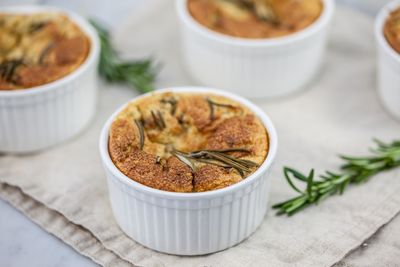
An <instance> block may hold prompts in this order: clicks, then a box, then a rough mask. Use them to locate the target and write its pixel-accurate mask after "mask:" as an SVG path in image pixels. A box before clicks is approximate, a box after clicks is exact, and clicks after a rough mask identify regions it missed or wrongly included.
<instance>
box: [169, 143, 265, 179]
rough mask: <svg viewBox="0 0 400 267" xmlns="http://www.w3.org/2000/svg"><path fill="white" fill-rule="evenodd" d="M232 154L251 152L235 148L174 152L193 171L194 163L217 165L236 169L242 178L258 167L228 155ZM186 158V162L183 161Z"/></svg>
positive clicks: (250, 162)
mask: <svg viewBox="0 0 400 267" xmlns="http://www.w3.org/2000/svg"><path fill="white" fill-rule="evenodd" d="M230 152H249V150H247V149H244V148H233V149H224V150H199V151H194V152H190V153H184V152H181V151H177V150H175V151H173V154H174V155H179V157H178V158H179V159H180V160H181V161H182V162H183V163H185V164H187V165H188V166H189V167H190V168H191V169H192V170H193V171H195V170H196V168H195V164H194V162H201V163H207V164H212V165H216V166H219V167H224V168H234V169H235V170H236V171H237V172H238V173H239V174H240V175H241V176H242V177H244V175H245V173H249V172H251V168H252V167H256V166H258V164H257V163H255V162H252V161H250V160H244V159H239V158H236V157H233V156H231V155H229V154H227V153H230ZM182 158H184V159H185V160H182Z"/></svg>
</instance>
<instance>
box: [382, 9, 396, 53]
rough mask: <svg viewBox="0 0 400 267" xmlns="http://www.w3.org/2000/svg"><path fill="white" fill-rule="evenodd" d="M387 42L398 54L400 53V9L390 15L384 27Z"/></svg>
mask: <svg viewBox="0 0 400 267" xmlns="http://www.w3.org/2000/svg"><path fill="white" fill-rule="evenodd" d="M384 34H385V37H386V40H387V41H388V42H389V44H390V45H391V46H392V47H393V49H394V50H396V51H397V53H400V8H398V9H396V10H394V11H393V12H392V13H390V16H389V18H388V19H387V20H386V23H385V26H384Z"/></svg>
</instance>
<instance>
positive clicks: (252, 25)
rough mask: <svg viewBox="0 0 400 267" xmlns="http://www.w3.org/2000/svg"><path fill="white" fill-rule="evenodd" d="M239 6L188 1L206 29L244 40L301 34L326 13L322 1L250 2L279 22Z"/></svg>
mask: <svg viewBox="0 0 400 267" xmlns="http://www.w3.org/2000/svg"><path fill="white" fill-rule="evenodd" d="M237 2H240V1H226V0H189V1H188V9H189V12H190V14H191V15H192V17H194V18H195V19H196V20H197V21H198V22H199V23H200V24H202V25H204V26H205V27H207V28H210V29H212V30H214V31H217V32H220V33H223V34H227V35H231V36H237V37H243V38H270V37H278V36H284V35H288V34H291V33H294V32H297V31H300V30H302V29H304V28H306V27H308V26H309V25H310V24H312V23H313V22H314V21H315V20H317V19H318V17H319V16H320V14H321V12H322V9H323V4H322V2H321V0H247V2H252V3H254V5H259V4H268V6H269V7H270V8H271V10H272V11H273V13H274V16H275V17H276V18H277V21H278V22H277V21H265V20H262V19H259V18H258V17H257V16H256V15H255V14H254V12H252V11H251V10H249V9H246V8H243V7H242V6H243V5H240V4H237ZM242 2H246V1H242Z"/></svg>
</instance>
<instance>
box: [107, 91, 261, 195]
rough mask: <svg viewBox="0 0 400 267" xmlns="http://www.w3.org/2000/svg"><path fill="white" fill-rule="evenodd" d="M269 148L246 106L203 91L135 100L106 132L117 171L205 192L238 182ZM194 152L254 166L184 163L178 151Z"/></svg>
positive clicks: (164, 187) (160, 185)
mask: <svg viewBox="0 0 400 267" xmlns="http://www.w3.org/2000/svg"><path fill="white" fill-rule="evenodd" d="M211 103H212V104H211ZM160 118H161V119H160ZM140 125H142V126H143V137H144V143H143V147H142V144H141V141H140V139H141V138H140V137H141V135H142V134H141V131H140V128H141V126H140ZM268 147H269V140H268V134H267V132H266V130H265V128H264V126H263V125H262V123H261V121H260V120H259V119H258V118H257V117H256V116H255V115H254V114H253V113H252V112H251V111H250V110H249V109H248V108H246V107H244V106H242V105H241V104H239V103H237V102H235V101H232V100H230V99H227V98H225V97H221V96H216V95H205V94H188V93H162V94H154V95H152V96H149V97H145V98H143V99H140V100H138V101H134V102H132V103H130V104H129V105H128V106H127V107H126V108H125V109H124V110H123V111H122V112H121V113H120V114H119V115H118V116H117V118H116V119H115V121H114V122H113V123H112V125H111V129H110V136H109V153H110V156H111V159H112V161H113V162H114V164H115V165H116V166H117V168H118V169H119V170H120V171H121V172H123V173H124V174H125V175H126V176H128V177H130V178H131V179H133V180H135V181H137V182H139V183H142V184H144V185H147V186H150V187H153V188H157V189H161V190H166V191H173V192H201V191H209V190H215V189H219V188H223V187H226V186H229V185H232V184H234V183H237V182H239V181H241V180H242V179H244V178H245V177H247V176H248V175H250V174H251V173H253V172H254V171H255V170H256V169H257V167H258V166H259V165H261V164H262V162H263V161H264V160H265V157H266V156H267V153H268ZM225 149H240V151H233V152H232V151H229V152H226V151H225ZM194 151H202V152H204V151H212V152H213V153H215V152H217V154H218V155H220V154H222V155H223V156H224V157H230V158H233V159H234V160H247V161H251V163H252V165H251V167H249V168H248V169H247V170H245V171H242V173H241V171H240V170H238V169H237V168H236V167H232V166H227V165H226V164H223V163H222V162H220V161H218V160H212V161H211V162H210V160H209V159H206V161H207V160H208V161H207V162H204V158H200V159H193V158H189V162H188V158H187V157H182V154H181V153H184V155H186V156H187V155H188V154H189V153H190V152H194ZM239 169H240V168H239Z"/></svg>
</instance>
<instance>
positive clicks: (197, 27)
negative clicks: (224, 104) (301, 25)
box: [176, 0, 334, 99]
mask: <svg viewBox="0 0 400 267" xmlns="http://www.w3.org/2000/svg"><path fill="white" fill-rule="evenodd" d="M322 2H323V4H324V9H323V12H322V14H321V16H320V17H319V18H318V20H317V21H316V22H314V23H313V24H312V25H310V26H309V27H307V28H306V29H304V30H302V31H300V32H297V33H293V34H291V35H288V36H284V37H279V38H269V39H258V40H255V39H245V38H237V37H232V36H228V35H225V34H220V33H218V32H215V31H212V30H210V29H208V28H206V27H204V26H202V25H201V24H200V23H198V22H197V21H196V20H195V19H194V18H193V17H192V16H191V15H190V13H189V12H188V9H187V0H177V1H176V7H177V13H178V17H179V21H180V26H181V50H182V53H183V59H184V64H185V68H186V70H187V71H188V73H189V74H190V75H191V76H192V78H193V79H194V80H196V81H197V82H199V83H200V84H204V85H207V86H212V87H217V88H221V89H224V90H227V91H230V92H233V93H236V94H239V95H242V96H245V97H249V98H253V99H254V98H260V97H261V98H269V97H276V96H282V95H285V94H288V93H292V92H294V91H296V90H299V89H301V88H303V87H304V86H305V85H306V84H307V83H308V82H309V81H310V80H311V79H312V78H313V77H314V76H315V75H316V73H317V71H318V70H319V67H320V65H321V62H322V58H323V54H324V51H325V46H326V40H327V35H328V28H329V27H328V26H329V22H330V21H331V19H332V15H333V11H334V1H333V0H322Z"/></svg>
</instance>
